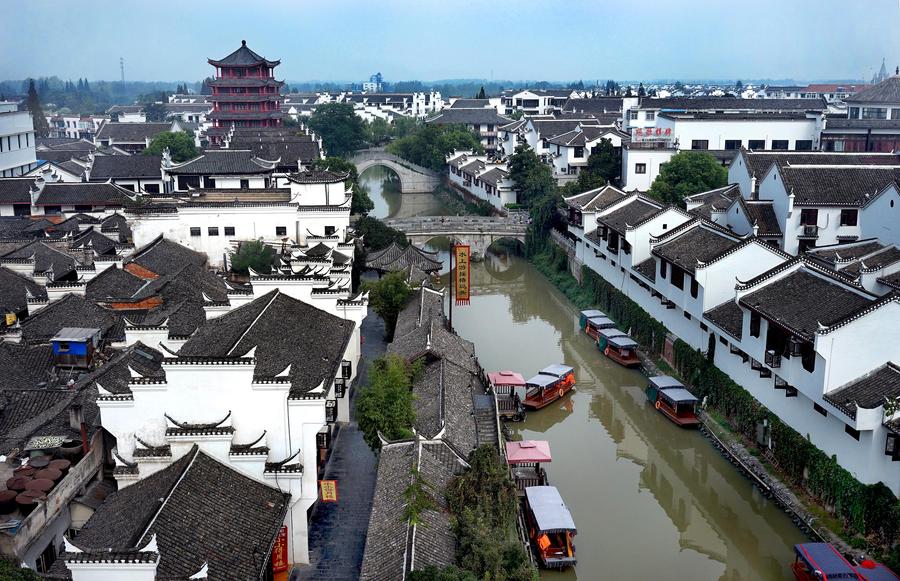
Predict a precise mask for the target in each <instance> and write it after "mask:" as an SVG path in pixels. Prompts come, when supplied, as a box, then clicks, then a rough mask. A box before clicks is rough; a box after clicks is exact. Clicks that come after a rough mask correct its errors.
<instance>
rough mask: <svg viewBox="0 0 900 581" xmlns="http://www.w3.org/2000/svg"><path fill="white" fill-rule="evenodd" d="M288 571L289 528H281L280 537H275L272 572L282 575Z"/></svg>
mask: <svg viewBox="0 0 900 581" xmlns="http://www.w3.org/2000/svg"><path fill="white" fill-rule="evenodd" d="M287 569H288V538H287V527H281V530H280V531H278V536H277V537H275V545H274V546H272V572H273V573H282V572H284V571H287Z"/></svg>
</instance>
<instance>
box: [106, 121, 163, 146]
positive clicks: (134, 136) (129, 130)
mask: <svg viewBox="0 0 900 581" xmlns="http://www.w3.org/2000/svg"><path fill="white" fill-rule="evenodd" d="M170 131H175V128H174V127H173V126H172V123H168V122H166V123H106V124H105V125H103V127H101V128H100V131H98V132H97V135H96V136H95V137H94V143H95V144H97V145H99V146H102V147H118V148H120V149H123V150H125V151H127V152H129V153H140V152H141V151H143V150H144V149H146V148H147V147H148V146H149V145H150V142H151V141H153V138H154V137H156V136H157V135H159V134H160V133H167V132H170Z"/></svg>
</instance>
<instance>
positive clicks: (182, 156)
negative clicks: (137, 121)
mask: <svg viewBox="0 0 900 581" xmlns="http://www.w3.org/2000/svg"><path fill="white" fill-rule="evenodd" d="M166 149H168V150H169V155H170V156H172V161H174V162H182V161H187V160H189V159H194V158H195V157H197V146H196V145H194V134H193V133H190V132H189V131H175V132H173V131H164V132H163V133H160V134H159V135H157V136H156V137H154V138H153V140H152V141H151V142H150V145H149V146H147V148H146V149H145V150H144V155H162V153H163V151H165V150H166Z"/></svg>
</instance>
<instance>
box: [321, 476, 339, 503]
mask: <svg viewBox="0 0 900 581" xmlns="http://www.w3.org/2000/svg"><path fill="white" fill-rule="evenodd" d="M319 489H320V491H321V493H322V494H321V500H322V502H337V501H338V489H337V480H319Z"/></svg>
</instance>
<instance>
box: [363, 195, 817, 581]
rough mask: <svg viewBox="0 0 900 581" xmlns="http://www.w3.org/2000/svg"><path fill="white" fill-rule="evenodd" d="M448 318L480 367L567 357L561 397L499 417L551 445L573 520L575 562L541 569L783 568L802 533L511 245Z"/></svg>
mask: <svg viewBox="0 0 900 581" xmlns="http://www.w3.org/2000/svg"><path fill="white" fill-rule="evenodd" d="M370 193H371V194H372V197H373V200H374V199H375V198H376V197H378V196H379V195H380V193H377V192H372V190H370ZM397 195H398V197H399V196H400V194H397ZM408 196H409V195H408V194H403V195H402V199H398V200H397V201H396V204H397V207H396V208H395V209H394V212H395V215H400V214H399V213H400V212H403V206H405V205H406V200H407V197H408ZM376 204H378V202H377V201H376ZM415 204H416V207H420V206H422V205H423V204H425V202H422V201H419V200H416V202H415ZM440 246H441V245H440V244H437V245H436V247H438V248H439V247H440ZM453 325H454V327H455V329H456V330H457V332H458V333H459V334H460V335H462V336H463V337H465V338H466V339H469V340H470V341H473V342H474V343H475V345H476V349H477V352H478V357H479V359H480V360H481V364H482V366H483V367H484V368H485V370H486V371H493V370H499V369H512V370H515V371H518V372H520V373H522V374H523V375H524V376H525V377H526V378H528V377H530V376H532V375H533V374H535V373H536V372H537V371H539V370H540V369H541V368H543V367H545V366H546V365H549V364H551V363H556V362H562V363H565V364H567V365H571V366H572V367H574V368H575V374H576V378H577V381H578V383H577V387H576V389H575V390H574V391H573V392H572V393H571V394H570V395H567V396H566V397H565V398H564V399H563V400H561V401H559V402H557V403H555V404H553V405H551V406H548V407H547V408H544V409H542V410H540V411H537V412H532V413H530V414H529V415H528V417H527V419H526V420H525V421H524V422H522V423H519V424H515V423H512V424H508V427H509V428H510V431H511V434H512V437H513V439H544V440H548V441H549V442H550V446H551V449H552V454H553V462H552V463H551V464H550V466H549V468H548V473H549V476H550V482H551V484H553V485H554V486H556V487H557V488H559V491H560V494H561V495H562V497H563V498H564V499H565V501H566V504H567V505H568V507H569V509H570V510H571V512H572V515H573V517H574V519H575V523H576V525H577V526H578V535H577V536H576V537H575V544H576V547H577V554H578V566H577V567H576V568H575V569H574V570H569V571H566V572H564V573H554V572H548V571H543V572H542V579H553V580H555V579H561V578H566V579H576V578H580V579H583V580H594V579H597V580H616V581H625V580H644V579H646V580H652V579H678V580H691V581H693V580H698V581H699V580H707V579H709V580H715V579H719V580H727V581H743V580H760V581H769V580H773V581H774V580H779V581H780V580H788V579H791V578H792V575H791V572H790V569H789V568H788V563H789V562H790V561H791V560H792V558H793V557H792V547H793V545H794V543H798V542H802V541H804V540H805V538H804V536H803V535H802V533H801V532H800V531H799V530H798V529H797V528H796V527H795V526H794V525H793V523H792V522H791V520H790V519H789V518H788V517H787V516H786V515H785V514H784V513H783V512H782V511H781V510H780V509H778V508H777V507H776V506H775V505H774V504H773V503H772V502H770V501H768V500H767V499H766V498H765V497H763V496H762V495H761V494H760V493H759V492H758V490H757V489H756V488H754V487H753V486H752V485H751V484H750V482H749V481H748V480H746V479H745V478H744V477H743V476H741V475H740V473H738V471H737V470H736V469H735V468H734V467H733V466H732V465H731V464H730V463H729V462H727V461H726V460H725V459H724V458H723V457H722V456H721V455H720V454H719V453H718V452H717V451H716V450H715V448H713V447H712V446H711V445H710V443H709V442H708V441H707V440H706V439H705V438H704V437H703V436H702V435H701V434H700V433H699V432H697V431H688V430H683V429H680V428H678V427H676V426H675V425H674V424H672V423H670V422H669V421H668V420H666V419H665V418H664V417H662V415H660V414H659V413H657V412H656V411H655V410H654V408H653V407H652V406H651V405H650V404H649V403H648V402H647V401H646V397H645V396H644V392H643V388H644V386H645V383H646V382H645V379H644V378H643V377H642V376H641V374H640V373H639V372H636V371H631V370H626V369H624V368H622V367H620V366H618V365H616V364H615V363H612V362H610V361H609V360H607V359H606V358H605V357H603V356H602V354H601V353H600V352H599V351H598V350H597V349H596V347H595V345H594V343H593V342H592V341H591V340H590V338H588V337H587V336H586V335H584V334H583V333H581V332H579V329H578V312H577V310H576V309H575V308H574V306H573V305H572V304H571V303H569V301H568V300H567V299H566V298H565V297H564V296H563V295H562V294H561V293H560V292H559V291H557V290H556V288H555V287H553V286H552V285H551V284H550V283H549V282H548V281H547V279H546V278H544V276H543V275H541V274H540V273H539V272H537V271H536V270H535V269H534V268H533V267H532V266H531V265H530V264H529V263H528V262H527V261H525V260H524V259H522V258H520V257H519V256H517V255H516V253H515V252H509V251H507V250H505V249H503V248H496V249H494V250H492V251H489V252H488V253H487V256H486V257H485V260H484V261H483V262H480V263H477V264H474V265H473V267H472V301H471V304H470V305H469V306H466V307H454V312H453Z"/></svg>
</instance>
